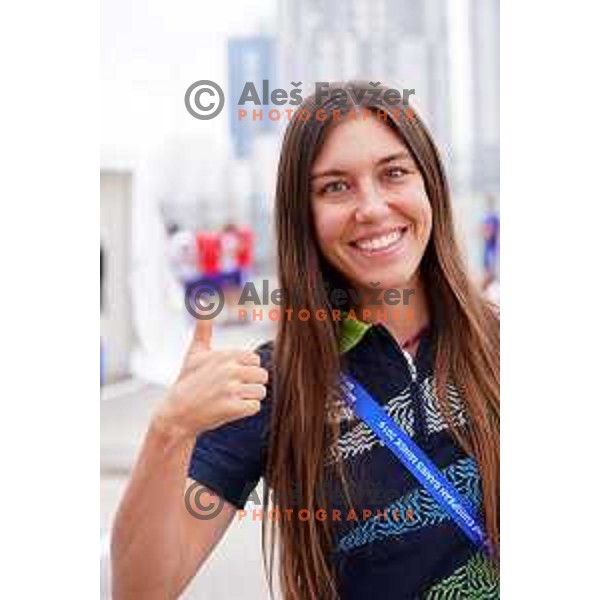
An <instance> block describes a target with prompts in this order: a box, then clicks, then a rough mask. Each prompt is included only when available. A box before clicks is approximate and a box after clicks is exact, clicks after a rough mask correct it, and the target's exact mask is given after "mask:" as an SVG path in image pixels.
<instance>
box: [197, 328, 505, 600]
mask: <svg viewBox="0 0 600 600" xmlns="http://www.w3.org/2000/svg"><path fill="white" fill-rule="evenodd" d="M434 345H435V330H434V328H430V329H429V330H428V331H427V332H426V333H425V335H424V336H423V338H422V340H421V342H420V344H419V348H418V351H417V355H416V357H415V359H414V360H412V359H411V357H410V356H409V355H407V354H406V353H405V352H404V351H403V350H402V349H401V348H400V346H399V345H398V343H397V342H396V340H395V338H394V337H393V336H392V334H391V333H390V332H389V331H388V329H387V328H386V327H385V326H384V325H383V324H367V323H363V322H360V321H356V320H352V319H348V320H345V321H344V322H343V327H342V335H341V339H340V349H341V352H342V355H341V358H342V366H343V369H344V370H346V371H348V372H350V373H351V374H352V375H353V376H354V377H355V378H356V379H357V380H358V381H359V382H360V383H361V384H362V385H363V386H364V387H365V388H366V389H367V391H369V392H370V393H371V395H372V396H373V397H374V398H375V399H376V400H377V401H378V402H379V403H380V404H381V405H382V407H383V408H384V410H385V411H386V412H387V413H388V414H389V415H390V416H391V418H393V419H394V420H395V421H396V422H397V423H398V425H399V426H400V427H402V428H403V429H404V430H405V431H406V432H407V433H408V434H409V435H410V436H411V437H412V438H413V439H414V440H415V442H416V443H417V444H418V445H419V446H420V447H421V448H422V449H423V450H424V451H425V452H426V453H427V455H428V456H429V457H430V459H431V460H432V461H433V462H434V463H435V464H436V465H437V467H438V468H439V469H440V470H441V471H442V472H443V473H444V474H445V475H446V477H447V478H448V479H449V480H450V481H451V482H452V483H453V484H454V486H455V487H456V488H457V489H458V490H459V492H460V493H461V494H462V495H463V496H464V497H466V498H468V499H469V500H470V501H471V503H472V505H473V506H475V507H477V509H478V510H479V511H480V512H481V507H482V494H481V487H480V476H479V471H478V468H477V464H476V462H475V460H474V459H473V458H472V457H469V456H467V455H466V454H465V453H464V452H463V451H462V449H461V448H460V446H459V445H458V444H457V443H456V442H455V441H454V439H453V437H452V436H451V435H450V433H449V430H448V426H447V423H446V421H445V419H444V418H443V417H442V414H441V411H440V409H439V406H438V402H437V397H436V390H435V385H434V380H433V349H434ZM272 351H273V345H272V343H267V344H264V345H262V346H260V347H259V348H258V349H257V352H258V353H259V354H260V356H261V364H262V365H263V367H265V368H268V369H270V370H271V372H273V368H274V365H273V364H272ZM267 391H268V393H267V397H266V398H265V400H264V401H263V402H262V407H261V410H260V412H259V413H258V414H256V415H253V416H251V417H246V418H243V419H239V420H238V421H234V422H232V423H228V424H227V425H224V426H222V427H220V428H218V429H215V430H212V431H209V432H206V433H203V434H202V435H200V436H199V437H198V439H197V443H196V446H195V448H194V450H193V452H192V456H191V461H190V468H189V476H190V477H191V478H192V479H195V480H196V481H198V482H200V483H203V484H205V485H206V486H208V487H209V488H212V489H214V490H215V491H216V492H218V493H219V494H220V495H222V496H223V497H224V498H225V499H226V500H228V501H229V502H231V503H232V504H233V505H234V506H236V507H237V508H240V509H242V508H244V506H245V504H246V501H247V500H248V497H249V495H250V494H251V493H252V491H253V490H254V488H255V487H256V484H257V483H258V481H259V480H260V478H261V477H262V476H263V474H264V472H265V466H266V459H267V450H268V431H269V427H270V426H271V425H270V413H271V406H272V402H274V401H276V398H273V395H272V389H271V387H270V385H269V386H268V390H267ZM448 394H449V398H450V401H451V405H452V411H451V412H452V415H451V416H452V418H453V419H454V420H455V422H456V423H457V424H458V425H459V426H464V425H465V424H466V414H465V411H464V407H463V403H462V401H461V399H460V397H459V395H458V393H457V392H456V390H455V389H454V388H453V387H452V386H450V387H449V389H448ZM333 408H334V410H333V411H331V412H330V414H331V415H333V417H332V418H336V419H338V420H339V422H340V432H341V435H340V439H339V441H338V442H337V444H335V446H331V447H330V448H329V449H328V453H327V456H326V458H325V464H326V469H331V468H332V467H333V466H334V463H335V462H336V461H339V460H343V461H345V464H344V467H345V468H346V472H347V473H348V474H349V475H350V477H349V479H350V482H349V483H350V494H351V498H352V500H353V504H354V508H355V509H356V513H355V514H356V516H357V518H353V517H352V518H351V515H350V513H349V510H348V508H347V507H346V505H345V504H344V503H343V500H342V498H343V497H342V493H341V489H340V488H339V484H337V483H336V480H335V478H331V479H330V478H327V479H328V481H329V484H328V485H329V488H328V494H329V499H330V508H331V509H335V508H337V509H340V513H341V519H339V520H336V519H334V518H333V514H332V512H331V513H328V514H327V518H329V519H331V520H332V524H333V526H334V535H335V544H334V550H333V553H332V556H331V563H332V566H333V568H334V569H335V571H336V574H337V577H338V581H339V592H340V597H341V598H342V600H358V599H364V598H377V599H378V600H387V599H390V600H391V599H392V598H393V599H394V600H403V599H409V600H414V599H415V598H426V599H428V600H431V599H438V598H439V599H442V598H444V599H445V598H452V599H457V600H458V599H465V600H467V599H468V600H475V599H481V600H485V599H490V600H491V599H494V598H498V597H499V580H498V576H497V574H496V572H495V571H494V569H493V568H492V566H491V565H490V563H489V562H488V560H487V559H486V558H485V556H484V555H483V554H482V553H481V552H480V551H479V550H478V549H477V548H476V547H475V546H474V545H473V544H472V543H471V542H470V541H469V540H468V539H467V538H466V536H465V534H464V533H463V532H462V531H461V530H460V528H459V527H458V526H457V525H456V524H455V523H454V522H453V521H452V520H451V519H450V517H448V516H447V515H446V513H445V512H444V511H443V510H442V509H441V508H440V507H439V505H438V504H437V503H436V502H435V500H434V499H433V498H432V497H431V496H430V495H429V493H428V492H427V491H426V490H425V489H424V488H423V487H422V486H421V484H420V483H419V482H418V481H417V480H416V479H415V478H414V477H413V476H412V475H411V474H410V473H409V472H408V471H407V469H406V468H405V467H404V466H403V465H402V464H401V463H400V461H399V460H398V458H397V457H396V456H395V455H394V454H392V452H391V451H390V450H389V449H388V448H387V447H386V446H385V445H384V444H383V443H382V442H381V441H380V440H379V438H378V437H377V436H376V435H375V433H374V432H373V431H372V430H371V429H370V428H369V427H368V425H366V424H365V423H364V422H362V421H360V420H359V419H357V418H356V417H355V416H354V415H353V414H352V412H351V411H349V410H348V409H347V407H346V406H345V405H344V404H343V403H342V404H340V405H339V406H337V407H333ZM267 484H268V482H267ZM340 513H338V517H339V515H340ZM265 518H266V517H265Z"/></svg>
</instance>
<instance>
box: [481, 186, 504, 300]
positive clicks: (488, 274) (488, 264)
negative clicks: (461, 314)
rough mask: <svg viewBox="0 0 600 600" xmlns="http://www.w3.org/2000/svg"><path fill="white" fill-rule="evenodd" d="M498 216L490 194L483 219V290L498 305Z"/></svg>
mask: <svg viewBox="0 0 600 600" xmlns="http://www.w3.org/2000/svg"><path fill="white" fill-rule="evenodd" d="M499 265H500V217H499V215H498V213H497V211H496V209H495V202H494V198H493V197H492V196H489V197H488V207H487V215H486V217H485V219H484V221H483V273H484V275H483V290H484V294H485V295H486V297H487V298H489V299H490V300H491V301H492V302H494V304H496V305H498V306H499V305H500V269H499Z"/></svg>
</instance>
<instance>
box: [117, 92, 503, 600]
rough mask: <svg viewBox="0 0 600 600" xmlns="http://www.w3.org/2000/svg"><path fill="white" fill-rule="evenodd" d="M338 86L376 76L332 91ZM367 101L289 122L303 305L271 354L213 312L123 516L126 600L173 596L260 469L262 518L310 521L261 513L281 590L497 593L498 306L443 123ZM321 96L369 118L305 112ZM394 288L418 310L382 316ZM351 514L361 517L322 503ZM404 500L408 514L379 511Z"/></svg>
mask: <svg viewBox="0 0 600 600" xmlns="http://www.w3.org/2000/svg"><path fill="white" fill-rule="evenodd" d="M344 86H346V87H348V88H350V87H352V88H353V89H354V90H359V91H360V90H368V89H369V86H370V84H365V83H361V82H355V83H351V84H332V85H331V89H336V88H340V87H344ZM378 89H379V88H378ZM352 96H355V97H357V98H359V97H360V98H363V99H371V100H363V101H362V103H360V104H359V105H358V106H354V105H352V104H351V103H345V102H344V103H342V102H340V100H339V97H336V96H335V95H331V96H326V97H325V98H324V99H322V100H323V101H322V102H321V103H320V104H317V102H316V99H315V97H314V96H312V97H309V98H307V99H306V100H305V101H304V102H303V103H302V105H301V106H300V107H299V110H298V112H297V113H295V115H294V117H293V118H292V120H291V122H290V125H289V126H288V128H287V130H286V134H285V136H284V140H283V146H282V150H281V156H280V162H279V169H278V177H277V189H276V203H275V209H276V225H277V253H278V275H279V282H280V287H281V291H282V293H281V294H280V295H278V297H280V298H281V303H280V304H279V309H280V311H281V314H286V315H290V318H281V319H279V320H278V322H277V335H276V337H275V339H274V340H273V341H272V342H269V343H267V344H264V345H262V346H260V347H259V348H258V349H257V350H256V351H255V352H229V353H219V352H215V351H213V350H212V349H211V345H210V344H211V326H210V323H209V322H208V321H199V322H198V324H197V327H196V336H195V338H194V341H193V343H192V345H191V347H190V350H189V352H188V354H187V356H186V358H185V361H184V365H183V367H182V370H181V373H180V375H179V377H178V379H177V381H176V382H175V384H174V385H173V386H172V388H171V389H170V390H169V393H168V394H167V397H166V398H165V401H164V402H163V404H162V406H161V407H160V409H159V411H158V412H157V414H156V415H155V417H154V419H153V421H152V426H151V428H150V430H149V432H148V435H147V439H146V441H145V444H144V447H143V449H142V452H141V456H140V459H139V461H138V465H137V466H136V468H135V470H134V473H133V476H132V481H131V483H130V485H129V488H128V491H127V493H126V495H125V498H124V500H123V502H122V505H121V508H120V510H119V514H118V516H117V519H116V522H115V530H114V533H113V552H112V559H113V574H114V589H115V596H114V597H115V598H116V599H117V600H121V599H124V598H140V597H144V598H157V599H158V598H161V599H162V598H172V597H175V596H176V595H177V594H178V593H179V592H180V591H181V590H182V589H183V588H184V587H185V584H186V582H187V581H189V579H190V577H191V576H192V575H193V573H194V572H195V571H196V570H197V569H198V568H199V566H200V565H202V563H203V562H204V560H206V558H207V556H208V555H209V554H210V552H211V550H212V548H214V546H215V545H216V543H217V542H218V540H219V539H220V538H221V537H222V536H223V534H224V532H225V530H226V528H227V526H228V524H229V523H230V522H231V520H232V518H233V515H234V513H235V509H236V508H237V509H240V510H242V509H244V507H245V505H246V501H247V499H248V498H249V496H250V494H251V493H252V491H253V490H254V488H255V487H256V484H257V482H258V481H259V480H260V478H261V477H264V479H265V483H266V485H265V486H264V499H263V503H262V506H263V512H264V514H267V515H269V514H271V511H274V512H275V513H277V514H290V515H296V514H298V515H300V514H302V515H309V518H290V519H287V518H286V519H274V520H272V519H269V518H265V519H263V544H264V545H263V548H264V558H265V564H266V566H267V569H268V571H269V575H270V579H269V580H270V581H271V576H272V575H273V568H272V565H273V562H272V560H273V558H274V556H275V552H274V548H275V545H276V544H277V546H278V548H277V549H278V553H277V554H278V556H279V558H278V561H279V578H278V579H279V581H280V584H281V588H282V592H283V598H285V600H315V599H319V600H323V599H326V600H330V599H336V598H338V599H341V600H362V599H364V598H371V597H373V598H377V599H378V600H387V599H389V600H392V598H393V599H394V600H399V599H400V600H402V599H410V600H414V599H415V598H450V597H451V598H465V599H466V598H478V599H488V598H489V599H492V598H497V597H498V589H499V578H498V566H499V565H498V556H499V429H500V412H499V368H500V367H499V322H498V317H497V314H496V312H495V310H494V308H493V307H492V306H491V305H490V304H488V302H487V301H486V300H485V299H484V298H483V297H482V296H481V294H480V293H479V291H478V289H477V288H476V287H475V285H473V283H472V282H471V281H470V279H469V277H468V275H467V272H466V269H465V266H464V264H463V261H462V258H461V255H460V252H459V249H458V245H457V243H456V239H455V235H454V227H453V219H452V210H451V202H450V196H449V191H448V185H447V182H446V177H445V174H444V170H443V167H442V164H441V162H440V159H439V155H438V152H437V150H436V147H435V145H434V143H433V140H432V139H431V137H430V135H429V133H428V132H427V129H426V128H425V126H424V125H423V123H422V122H421V120H420V119H419V118H418V116H417V115H415V116H414V118H413V119H411V120H408V119H402V118H397V117H395V116H394V113H393V111H392V107H390V106H388V105H387V104H386V103H385V97H386V96H385V93H381V94H379V100H377V101H374V100H372V98H373V96H372V95H369V94H366V93H364V94H358V93H357V94H355V95H352ZM317 108H318V109H321V110H323V111H324V112H325V113H326V114H327V115H333V113H334V112H335V111H338V112H341V114H347V113H349V112H350V111H355V112H356V113H357V114H360V115H361V116H363V115H366V116H365V118H359V119H351V120H344V119H340V120H335V119H329V118H327V119H324V120H320V119H308V120H305V119H303V118H301V117H300V116H299V115H300V114H301V112H300V111H301V110H303V111H305V112H308V113H310V114H314V113H315V109H317ZM367 110H368V111H369V112H367ZM381 114H385V115H387V118H384V119H382V118H380V117H381ZM373 288H376V289H377V290H381V291H380V292H379V293H378V294H373V293H372V291H373ZM332 290H333V291H334V292H335V291H340V290H342V291H343V290H348V291H349V292H352V291H355V292H356V293H345V294H342V295H340V294H336V295H334V293H333V292H331V291H332ZM330 292H331V293H330ZM334 296H335V300H334ZM400 297H402V298H408V299H409V304H408V305H407V306H403V309H404V308H406V313H408V309H410V316H411V318H410V319H408V318H402V319H396V318H394V317H393V316H392V314H388V315H387V316H386V312H385V309H386V308H388V307H389V308H390V311H389V313H393V312H394V311H393V310H391V308H392V307H395V306H396V305H397V304H398V300H399V298H400ZM353 314H358V315H361V316H362V319H363V320H359V319H357V318H350V315H353ZM342 315H344V316H345V317H347V318H345V317H344V318H342ZM336 317H337V318H336ZM348 382H350V384H351V386H354V387H350V388H348V387H347V384H348ZM342 384H343V385H344V387H342ZM349 389H350V390H352V389H354V392H355V396H354V400H355V402H354V403H352V401H350V402H346V400H349V399H350V395H351V393H352V392H351V391H350V392H349V393H348V395H344V393H345V392H346V391H347V390H349ZM357 396H361V398H362V401H363V403H362V404H361V406H364V400H365V398H366V399H367V401H368V400H369V399H370V400H371V401H372V405H371V408H372V409H373V411H375V412H374V413H373V414H378V415H379V421H380V422H382V423H384V425H385V432H386V435H387V434H389V437H388V439H386V438H385V436H380V433H381V431H380V429H381V427H379V422H373V421H370V420H368V418H367V415H366V413H365V412H364V411H363V410H362V408H360V407H359V403H358V402H357V401H356V398H357ZM261 400H262V402H261ZM377 411H379V412H377ZM359 417H360V418H359ZM362 419H365V420H364V421H363V420H362ZM395 430H396V431H395ZM392 433H393V434H394V436H395V437H394V439H395V440H397V441H398V442H401V446H402V448H405V449H408V451H407V452H406V453H405V454H406V456H411V457H413V458H414V460H413V461H412V463H411V464H408V462H407V461H405V460H403V459H402V458H401V457H400V456H399V455H398V454H397V452H395V449H397V448H400V444H398V445H397V446H396V448H393V447H391V446H389V444H388V442H389V439H391V434H392ZM399 458H400V460H398V459H399ZM417 459H418V464H417ZM187 465H189V467H188V466H187ZM184 466H185V467H187V470H184ZM413 467H416V468H413ZM424 474H427V476H426V477H425V476H424ZM186 475H188V476H189V478H190V479H191V480H193V481H195V482H197V483H192V482H189V481H188V485H197V484H201V485H202V486H205V487H206V488H208V489H210V490H213V491H215V492H216V493H217V494H218V495H219V496H220V497H221V498H222V499H224V500H225V502H223V503H220V504H219V505H220V506H222V510H220V512H219V514H218V515H214V518H211V519H202V520H196V519H195V518H194V515H191V514H190V513H189V512H186V510H185V509H184V508H183V504H184V503H183V502H182V496H183V495H184V494H183V492H184V487H185V477H186ZM421 476H423V477H421ZM431 482H435V483H436V486H437V487H436V486H433V485H432V483H431ZM188 489H190V488H188ZM442 491H443V492H444V493H443V494H442ZM438 492H439V493H438ZM448 498H450V499H451V500H452V502H449V501H448ZM444 499H445V500H444ZM457 507H458V508H457ZM459 509H460V510H459ZM336 510H338V511H341V512H342V514H347V512H348V510H353V511H355V512H356V514H361V515H367V518H366V519H364V520H360V521H358V522H356V521H354V520H350V521H348V520H342V521H335V520H329V519H319V518H310V515H318V514H323V513H322V512H319V511H324V512H325V514H335V513H334V511H336ZM394 511H398V512H399V513H400V514H405V513H407V512H408V511H411V515H412V516H413V517H414V518H411V519H403V520H400V521H395V520H382V519H380V517H379V515H381V514H385V513H390V512H391V513H394ZM458 513H460V514H459V516H460V515H462V520H461V519H458V518H457V516H456V515H457V514H458ZM468 520H470V521H472V523H471V526H472V527H471V529H468V530H465V527H464V526H463V525H464V522H466V521H468ZM475 529H476V530H477V531H478V532H479V535H477V536H470V535H469V534H468V531H475ZM465 533H467V535H465ZM268 542H270V543H268ZM232 569H235V565H232Z"/></svg>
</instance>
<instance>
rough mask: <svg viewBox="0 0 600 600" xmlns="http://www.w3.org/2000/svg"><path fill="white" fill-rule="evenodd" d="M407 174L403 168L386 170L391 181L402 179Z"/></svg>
mask: <svg viewBox="0 0 600 600" xmlns="http://www.w3.org/2000/svg"><path fill="white" fill-rule="evenodd" d="M405 174H406V171H405V170H404V169H403V168H402V167H389V168H388V169H386V170H385V176H386V177H388V178H389V179H401V178H402V177H403V176H404V175H405Z"/></svg>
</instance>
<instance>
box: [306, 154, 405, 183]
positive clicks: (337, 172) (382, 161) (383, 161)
mask: <svg viewBox="0 0 600 600" xmlns="http://www.w3.org/2000/svg"><path fill="white" fill-rule="evenodd" d="M402 159H410V154H409V152H408V150H401V151H400V152H395V153H394V154H390V155H389V156H385V157H384V158H380V159H379V160H377V161H376V162H375V165H376V166H379V165H385V164H387V163H390V162H392V161H394V160H402ZM342 175H346V171H344V170H342V169H329V170H327V171H322V172H321V173H313V174H312V175H311V176H310V181H313V180H314V179H318V178H319V177H339V176H342Z"/></svg>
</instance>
